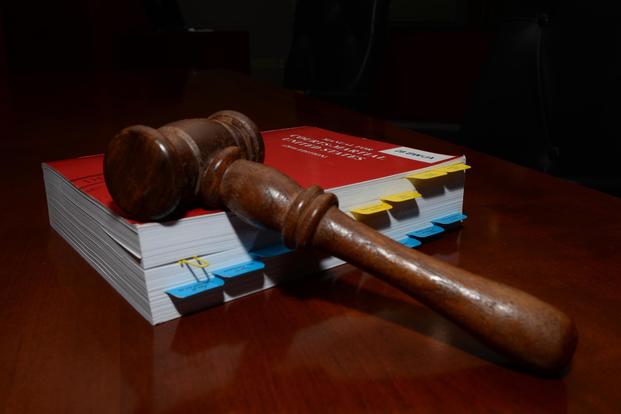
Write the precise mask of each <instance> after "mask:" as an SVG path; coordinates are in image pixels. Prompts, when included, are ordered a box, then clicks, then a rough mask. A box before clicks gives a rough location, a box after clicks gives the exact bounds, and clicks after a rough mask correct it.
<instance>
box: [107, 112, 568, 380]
mask: <svg viewBox="0 0 621 414" xmlns="http://www.w3.org/2000/svg"><path fill="white" fill-rule="evenodd" d="M263 156H264V147H263V141H262V138H261V134H260V133H259V130H258V129H257V127H256V125H255V124H254V123H253V122H252V121H251V120H250V119H248V118H247V117H246V116H244V115H243V114H240V113H238V112H234V111H221V112H217V113H215V114H213V115H211V116H210V117H209V118H206V119H189V120H182V121H177V122H173V123H170V124H168V125H165V126H163V127H161V128H159V129H157V130H156V129H153V128H150V127H147V126H140V125H138V126H131V127H128V128H126V129H124V130H122V131H121V132H120V133H119V134H118V135H117V136H116V137H114V138H113V139H112V141H111V142H110V144H109V147H108V151H107V153H106V156H105V161H104V173H105V179H106V184H107V186H108V189H109V191H110V194H111V195H112V197H113V199H114V201H115V202H116V203H117V204H118V206H119V207H120V208H121V209H122V210H123V211H125V212H126V213H127V214H129V215H130V216H131V217H133V218H136V219H139V220H144V221H148V220H160V219H165V218H168V217H170V216H171V215H174V214H175V213H178V212H180V211H183V210H184V209H187V208H189V207H191V206H195V205H196V204H197V201H198V200H200V202H201V203H202V206H204V207H206V208H210V209H217V208H227V209H229V210H231V211H232V212H234V213H235V214H237V215H238V216H239V217H241V218H242V219H243V220H245V221H247V222H249V223H251V224H254V225H257V226H259V227H265V228H269V229H273V230H277V231H279V232H281V234H282V236H283V239H284V242H285V243H286V244H287V246H289V247H291V248H302V247H311V248H316V249H318V250H321V251H323V252H327V253H329V254H331V255H334V256H336V257H339V258H341V259H343V260H346V261H347V262H350V263H352V264H354V265H355V266H357V267H359V268H361V269H364V270H366V271H368V272H370V273H372V274H373V275H375V276H377V277H379V278H380V279H382V280H384V281H386V282H387V283H389V284H391V285H393V286H395V287H397V288H399V289H401V290H402V291H404V292H406V293H408V294H409V295H411V296H412V297H414V298H415V299H417V300H419V301H420V302H422V303H424V304H426V305H427V306H429V307H430V308H432V309H434V310H436V311H437V312H439V313H440V314H442V315H444V316H445V317H447V318H448V319H450V320H451V321H453V322H455V323H456V324H458V325H459V326H461V327H462V328H464V329H465V330H467V331H468V332H470V333H472V334H473V335H474V336H476V337H477V338H478V339H480V340H481V341H482V342H484V343H485V344H487V345H488V346H490V347H491V348H492V349H494V350H496V351H498V352H499V353H501V354H503V355H505V356H506V357H508V358H510V359H512V360H513V361H514V362H517V363H520V364H521V365H522V366H524V367H527V368H530V369H534V370H536V371H539V372H541V373H545V374H551V373H557V372H559V371H561V370H562V369H563V368H564V367H566V366H567V365H568V363H569V361H570V360H571V357H572V355H573V352H574V350H575V347H576V342H577V332H576V328H575V326H574V323H573V321H572V320H571V319H570V318H569V317H567V316H566V315H565V314H564V313H562V312H561V311H559V310H558V309H556V308H555V307H553V306H551V305H549V304H547V303H544V302H542V301H541V300H539V299H537V298H535V297H533V296H531V295H529V294H527V293H524V292H522V291H520V290H517V289H514V288H511V287H508V286H505V285H503V284H500V283H497V282H494V281H492V280H488V279H485V278H483V277H481V276H477V275H475V274H473V273H470V272H467V271H465V270H462V269H459V268H457V267H454V266H451V265H449V264H447V263H444V262H441V261H439V260H437V259H434V258H433V257H430V256H427V255H425V254H423V253H421V252H419V251H416V250H412V249H409V248H407V247H405V246H403V245H401V244H400V243H397V242H395V241H393V240H391V239H389V238H387V237H385V236H383V235H381V234H380V233H378V232H377V231H375V230H373V229H371V228H370V227H368V226H366V225H364V224H362V223H360V222H357V221H355V220H353V219H351V218H350V217H348V216H347V215H346V214H344V213H343V212H341V211H340V210H339V209H338V207H337V204H338V201H337V198H336V196H334V194H332V193H325V192H324V191H323V190H322V189H321V188H320V187H318V186H312V187H309V188H306V189H303V188H301V187H300V186H299V185H298V184H297V183H296V182H294V181H293V180H292V179H290V178H289V177H287V176H286V175H284V174H282V173H281V172H279V171H277V170H276V169H274V168H271V167H268V166H265V165H263V164H261V162H262V161H263Z"/></svg>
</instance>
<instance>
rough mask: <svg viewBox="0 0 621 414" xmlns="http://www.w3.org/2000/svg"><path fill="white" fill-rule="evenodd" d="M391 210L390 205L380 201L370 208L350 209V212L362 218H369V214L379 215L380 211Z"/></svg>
mask: <svg viewBox="0 0 621 414" xmlns="http://www.w3.org/2000/svg"><path fill="white" fill-rule="evenodd" d="M391 208H392V206H391V205H390V204H386V203H384V202H382V201H380V202H379V203H378V204H373V205H371V206H366V207H358V208H354V209H351V210H350V211H351V212H352V213H354V214H359V215H362V216H369V215H371V214H376V213H381V212H382V211H388V210H390V209H391Z"/></svg>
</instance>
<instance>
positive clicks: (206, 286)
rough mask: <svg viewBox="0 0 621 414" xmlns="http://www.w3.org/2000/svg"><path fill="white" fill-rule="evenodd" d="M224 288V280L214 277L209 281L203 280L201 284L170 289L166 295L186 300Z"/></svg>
mask: <svg viewBox="0 0 621 414" xmlns="http://www.w3.org/2000/svg"><path fill="white" fill-rule="evenodd" d="M222 286H224V281H222V279H218V278H217V277H212V278H211V279H209V280H201V281H200V282H194V283H190V284H189V285H183V286H179V287H176V288H173V289H169V290H167V291H166V293H168V294H169V295H171V296H174V297H176V298H177V299H185V298H189V297H190V296H194V295H198V294H199V293H203V292H207V291H208V290H213V289H218V288H220V287H222Z"/></svg>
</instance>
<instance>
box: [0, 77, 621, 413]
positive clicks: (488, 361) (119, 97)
mask: <svg viewBox="0 0 621 414" xmlns="http://www.w3.org/2000/svg"><path fill="white" fill-rule="evenodd" d="M0 86H3V88H0V90H2V91H3V92H2V93H0V118H1V119H2V126H3V128H2V150H1V151H2V152H1V154H2V155H1V156H2V162H1V163H0V168H1V169H2V170H1V174H0V183H1V189H2V194H3V198H4V206H3V219H2V222H1V224H0V229H1V232H2V249H1V250H0V257H1V259H2V263H3V266H2V270H1V274H2V278H1V281H2V283H1V285H0V304H1V305H0V331H1V332H2V337H1V339H0V411H2V412H6V413H30V412H35V413H43V412H54V413H56V412H77V413H87V412H149V413H150V412H153V413H170V412H182V413H193V412H196V413H204V412H214V410H215V412H227V411H234V412H255V411H259V412H268V413H273V412H378V413H386V412H418V413H420V412H446V413H455V412H503V413H506V412H516V413H538V412H542V413H550V412H572V413H584V412H589V413H593V412H619V411H620V410H621V385H620V383H621V380H620V379H619V374H620V373H621V372H620V368H621V346H620V345H621V321H620V319H621V293H620V291H621V279H620V277H621V275H620V271H621V254H620V248H621V220H620V219H619V213H620V212H621V200H619V199H616V198H613V197H610V196H607V195H604V194H601V193H597V192H595V191H591V190H588V189H585V188H582V187H579V186H577V185H574V184H572V183H569V182H564V181H561V180H558V179H555V178H551V177H548V176H545V175H542V174H539V173H536V172H533V171H531V170H528V169H525V168H521V167H518V166H516V165H513V164H510V163H507V162H504V161H500V160H497V159H494V158H491V157H488V156H485V155H482V154H478V153H476V152H473V151H469V150H468V149H465V148H459V147H456V146H454V145H451V144H448V143H446V142H442V141H439V140H436V139H433V138H430V137H427V136H423V135H419V134H415V133H412V132H409V131H405V130H401V129H397V128H394V127H392V126H390V125H388V124H386V123H384V122H382V121H379V120H375V119H371V118H368V117H364V116H361V115H357V114H354V113H351V112H348V111H345V110H341V109H338V108H336V107H334V106H330V105H326V104H323V103H320V102H317V101H313V100H309V99H306V98H305V97H303V96H301V95H299V94H296V93H292V92H287V91H283V90H279V89H275V88H272V87H268V86H266V85H261V84H259V83H256V82H253V81H251V80H249V79H247V78H244V77H241V76H238V75H234V74H230V73H225V72H205V73H193V74H181V73H179V74H169V75H167V76H163V75H160V74H155V73H151V74H147V73H134V74H130V73H105V74H91V75H76V74H73V75H60V74H51V75H46V76H30V77H22V78H14V79H7V80H6V81H5V82H4V85H0ZM7 88H8V89H7ZM223 108H235V109H238V110H240V111H242V112H245V113H247V114H248V115H249V116H250V117H252V118H253V119H255V120H256V121H257V122H258V124H259V125H260V127H261V128H262V129H273V128H281V127H289V126H296V125H304V124H306V125H316V126H320V127H323V128H328V129H333V130H337V131H343V132H346V133H351V134H358V135H363V136H368V137H372V138H379V139H383V140H387V141H391V142H395V143H399V144H404V145H408V146H413V147H418V148H423V149H427V150H431V151H438V152H445V153H462V152H464V153H466V155H467V156H468V160H469V164H471V165H473V166H474V168H473V169H472V170H470V171H469V172H468V176H467V184H466V200H465V212H466V213H467V214H468V215H469V216H470V218H469V219H468V220H467V221H466V223H465V226H464V227H463V228H462V229H461V230H460V231H458V232H453V233H450V234H447V235H446V236H444V237H442V238H439V239H437V240H435V241H433V242H430V243H428V244H425V245H424V246H423V247H422V248H421V250H422V251H424V252H426V253H428V254H431V255H434V256H436V257H439V258H442V259H443V260H446V261H448V262H451V263H454V264H457V265H459V266H461V267H463V268H465V269H468V270H471V271H473V272H476V273H480V274H483V275H487V276H489V277H490V278H493V279H496V280H499V281H501V282H504V283H507V284H509V285H513V286H516V287H518V288H521V289H523V290H525V291H528V292H530V293H532V294H534V295H536V296H539V297H540V298H542V299H544V300H546V301H549V302H550V303H552V304H554V305H556V306H558V307H559V308H561V309H563V310H564V311H566V312H567V313H568V314H569V315H571V316H572V317H573V318H574V319H575V321H576V323H577V326H578V329H579V332H580V342H579V345H578V350H577V352H576V355H575V358H574V363H573V366H572V368H571V370H570V371H569V372H568V373H566V375H564V376H562V377H560V378H537V377H534V376H531V375H528V374H527V373H524V372H520V371H516V370H514V369H511V368H508V367H506V366H505V364H504V361H503V360H502V359H501V358H499V357H497V356H495V355H494V354H492V353H491V352H490V351H488V350H487V349H486V348H484V347H483V346H482V345H480V344H479V343H478V342H476V341H475V340H474V339H472V338H471V337H469V336H468V335H467V334H465V333H464V332H463V331H461V330H460V329H458V328H456V327H455V326H454V325H452V324H451V323H449V322H447V321H446V320H445V319H443V318H442V317H439V316H438V315H436V314H435V313H433V312H431V311H430V310H428V309H427V308H425V307H423V306H421V305H420V304H418V303H417V302H415V301H414V300H412V299H410V298H409V297H407V296H405V295H404V294H402V293H400V292H398V291H396V290H395V289H393V288H391V287H389V286H387V285H385V284H383V283H381V282H379V281H376V280H374V279H373V278H372V277H370V276H369V275H367V274H364V273H362V272H360V271H358V270H356V269H355V268H353V267H351V266H348V265H347V266H341V267H339V268H337V269H335V270H333V271H330V272H328V273H326V274H324V275H317V276H315V277H311V278H307V279H305V280H303V281H301V282H299V283H296V284H293V285H289V286H285V287H282V288H280V287H279V288H275V289H271V290H269V291H265V292H262V293H259V294H255V295H252V296H250V297H246V298H243V299H241V300H238V301H235V302H232V303H229V304H226V305H223V306H220V307H216V308H213V309H210V310H208V311H204V312H201V313H198V314H195V315H192V316H188V317H184V318H182V319H178V320H175V321H172V322H169V323H166V324H163V325H161V326H157V327H154V328H153V327H151V326H149V324H148V323H147V322H145V321H144V320H143V319H142V318H141V317H140V316H139V315H138V313H136V312H135V311H134V310H133V309H132V308H131V307H130V306H129V305H128V304H127V303H126V302H125V301H124V300H123V299H122V298H121V297H120V296H119V295H118V294H117V293H116V292H115V291H114V289H112V288H111V287H110V286H108V285H107V284H106V282H105V281H104V280H103V279H102V278H101V277H99V276H98V274H97V273H96V272H95V271H94V270H93V269H91V268H90V267H89V266H88V265H87V264H86V262H84V260H82V259H81V258H80V256H78V254H77V253H76V252H74V251H73V250H72V249H71V248H70V247H69V246H68V245H67V243H65V242H64V240H63V239H62V238H61V237H60V236H58V235H57V234H56V233H55V232H54V231H53V230H52V229H51V228H50V227H49V225H48V219H47V213H46V203H45V194H44V190H43V180H42V176H41V171H40V162H41V161H46V160H55V159H61V158H68V157H75V156H78V155H84V154H92V153H99V152H102V151H104V149H105V145H106V142H107V140H108V139H109V138H110V137H111V136H112V135H113V134H114V133H115V132H116V131H117V130H119V129H120V128H122V127H123V126H126V125H128V124H134V123H145V124H147V125H154V126H157V125H161V124H164V123H166V122H168V121H172V120H176V119H178V118H183V117H199V116H205V115H208V114H210V113H211V112H213V111H215V110H218V109H223ZM586 144H587V145H588V142H587V143H586ZM604 150H605V149H604ZM1 408H4V410H1Z"/></svg>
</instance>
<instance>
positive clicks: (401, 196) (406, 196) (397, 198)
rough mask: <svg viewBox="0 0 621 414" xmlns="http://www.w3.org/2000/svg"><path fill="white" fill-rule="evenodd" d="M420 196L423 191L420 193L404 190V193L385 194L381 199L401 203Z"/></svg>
mask: <svg viewBox="0 0 621 414" xmlns="http://www.w3.org/2000/svg"><path fill="white" fill-rule="evenodd" d="M418 197H422V195H421V193H418V192H416V191H404V192H403V193H397V194H391V195H387V196H384V197H382V198H381V200H382V201H388V202H390V203H401V202H403V201H409V200H414V199H415V198H418Z"/></svg>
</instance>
